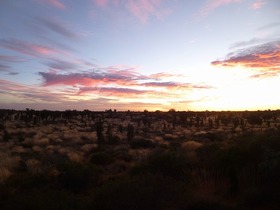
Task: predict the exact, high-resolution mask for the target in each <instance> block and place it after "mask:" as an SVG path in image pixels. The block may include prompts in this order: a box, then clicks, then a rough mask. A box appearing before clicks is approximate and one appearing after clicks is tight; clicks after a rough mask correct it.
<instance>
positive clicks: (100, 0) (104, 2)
mask: <svg viewBox="0 0 280 210" xmlns="http://www.w3.org/2000/svg"><path fill="white" fill-rule="evenodd" d="M95 3H96V4H97V5H98V6H100V7H105V6H107V4H108V0H95Z"/></svg>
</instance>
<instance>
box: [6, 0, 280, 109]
mask: <svg viewBox="0 0 280 210" xmlns="http://www.w3.org/2000/svg"><path fill="white" fill-rule="evenodd" d="M279 91H280V1H279V0H1V1H0V108H2V109H4V108H9V109H26V108H31V109H39V110H41V109H49V110H66V109H77V110H84V109H90V110H106V109H117V110H135V111H143V110H144V109H147V110H149V111H153V110H169V109H176V110H178V111H179V110H264V109H279V108H280V94H279Z"/></svg>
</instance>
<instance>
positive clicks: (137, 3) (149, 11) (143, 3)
mask: <svg viewBox="0 0 280 210" xmlns="http://www.w3.org/2000/svg"><path fill="white" fill-rule="evenodd" d="M94 2H95V4H96V5H98V6H99V7H102V8H106V7H124V8H125V9H126V10H128V11H129V13H131V14H132V15H133V16H134V17H136V18H137V19H138V20H140V21H141V22H142V23H146V22H147V21H148V19H149V18H150V17H152V16H156V17H157V18H160V17H162V16H164V15H166V14H167V13H169V12H170V11H167V10H163V9H161V8H160V6H161V4H162V0H126V1H120V0H114V1H109V0H94Z"/></svg>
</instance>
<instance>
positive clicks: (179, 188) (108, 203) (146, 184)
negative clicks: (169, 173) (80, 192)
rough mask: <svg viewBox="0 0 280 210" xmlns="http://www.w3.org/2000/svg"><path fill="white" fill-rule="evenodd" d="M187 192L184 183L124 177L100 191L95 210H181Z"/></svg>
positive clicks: (97, 195) (95, 200)
mask: <svg viewBox="0 0 280 210" xmlns="http://www.w3.org/2000/svg"><path fill="white" fill-rule="evenodd" d="M187 191H188V189H187V187H186V186H185V183H183V182H178V181H175V180H173V179H171V178H168V177H163V176H161V175H152V174H145V175H141V176H133V177H124V178H122V179H120V180H115V181H112V182H108V183H106V184H105V185H104V186H102V187H101V188H100V189H99V190H98V191H97V193H96V195H95V198H94V204H93V205H94V208H93V209H107V210H110V209H114V210H118V209H127V210H130V209H133V210H138V209H139V210H140V209H141V210H142V209H182V206H183V205H184V203H185V202H187V201H188V192H187Z"/></svg>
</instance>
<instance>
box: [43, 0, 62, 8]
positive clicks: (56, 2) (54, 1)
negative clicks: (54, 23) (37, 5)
mask: <svg viewBox="0 0 280 210" xmlns="http://www.w3.org/2000/svg"><path fill="white" fill-rule="evenodd" d="M40 1H41V2H42V3H45V4H49V5H51V6H53V7H55V8H57V9H65V8H66V6H65V4H63V3H62V2H61V1H60V0H40Z"/></svg>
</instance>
